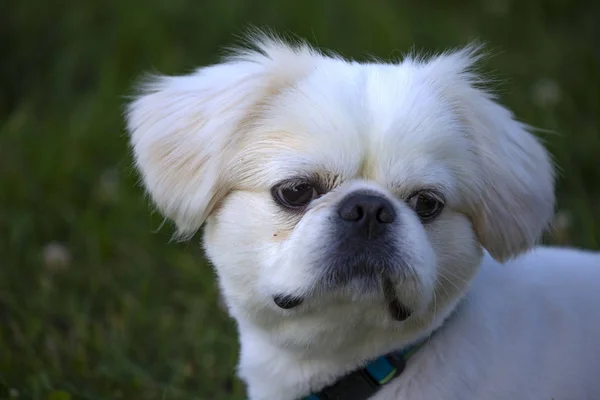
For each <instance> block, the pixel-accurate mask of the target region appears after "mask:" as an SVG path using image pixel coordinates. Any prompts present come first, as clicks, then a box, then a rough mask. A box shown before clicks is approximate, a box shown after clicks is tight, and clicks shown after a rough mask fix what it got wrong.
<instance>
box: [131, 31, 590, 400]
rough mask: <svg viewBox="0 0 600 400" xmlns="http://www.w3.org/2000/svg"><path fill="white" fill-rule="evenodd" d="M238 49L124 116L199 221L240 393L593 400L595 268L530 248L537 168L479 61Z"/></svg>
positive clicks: (182, 225) (581, 258)
mask: <svg viewBox="0 0 600 400" xmlns="http://www.w3.org/2000/svg"><path fill="white" fill-rule="evenodd" d="M253 40H254V46H255V47H253V48H251V49H242V50H238V51H237V52H236V53H234V54H233V55H232V56H231V57H229V58H227V59H226V60H224V61H223V63H221V64H217V65H213V66H209V67H204V68H200V69H198V70H197V71H196V72H194V73H192V74H190V75H187V76H180V77H155V78H152V79H150V80H149V82H148V83H147V84H146V85H145V86H144V89H143V92H142V93H141V94H140V95H139V96H138V97H137V98H136V99H135V100H134V101H133V102H132V103H131V104H130V105H129V108H128V113H127V122H128V130H129V132H130V134H131V144H132V148H133V151H134V155H135V160H136V164H137V167H138V168H139V170H140V172H141V176H142V177H143V182H144V185H145V187H146V188H147V190H148V193H149V194H150V196H151V197H152V199H153V200H154V202H155V203H156V205H157V206H158V208H159V209H160V210H161V211H162V213H163V214H164V215H165V216H166V217H168V218H169V219H171V220H173V221H174V222H175V224H176V226H177V228H178V232H179V233H180V235H182V236H183V237H189V235H191V234H193V233H194V232H195V231H197V230H198V229H199V228H200V227H201V225H203V223H205V222H206V224H205V230H204V246H205V249H206V252H207V254H208V257H209V258H210V260H211V261H212V263H214V265H215V267H216V270H217V272H218V276H219V283H220V286H221V289H222V292H223V295H224V298H225V300H226V303H227V306H228V309H229V311H230V313H231V315H232V316H233V317H234V318H235V319H236V321H237V326H238V329H239V335H240V341H241V360H240V364H239V375H240V377H241V378H242V379H243V380H244V381H245V382H246V384H247V387H248V394H249V397H250V399H252V400H276V399H277V400H297V399H311V400H314V399H321V400H326V399H348V400H358V399H377V400H386V399H390V400H391V399H406V400H408V399H410V400H416V399H426V400H435V399H444V400H446V399H457V400H459V399H460V400H464V399H478V400H484V399H527V400H529V399H535V400H537V399H539V400H552V399H554V400H584V399H589V400H598V399H600V255H599V254H595V253H591V252H583V251H577V250H567V249H558V248H539V247H538V248H535V249H532V248H533V247H534V246H535V243H536V240H537V239H538V238H539V236H540V234H541V233H542V232H543V230H544V229H545V228H546V227H547V226H548V223H549V221H550V219H551V217H552V216H553V211H554V193H553V191H554V188H553V186H554V185H553V181H554V178H553V168H552V164H551V161H550V159H549V156H548V154H547V152H546V151H545V149H544V148H543V147H542V146H541V145H540V144H539V143H538V141H537V140H536V139H535V137H534V136H533V135H532V134H530V133H529V132H528V128H527V127H526V126H525V125H523V124H522V123H520V122H518V121H516V120H515V119H514V117H513V115H512V114H511V112H509V111H508V110H507V109H506V108H504V107H502V106H501V105H499V104H498V103H497V102H496V101H495V100H494V98H493V97H492V96H491V95H490V94H489V93H486V92H485V91H484V90H483V89H482V88H481V87H480V86H481V85H480V83H481V79H480V78H479V77H478V76H477V75H476V74H475V73H474V71H473V64H474V62H476V61H477V58H478V56H477V51H476V50H477V49H474V48H472V47H470V48H467V49H463V50H459V51H455V52H448V53H444V54H441V55H439V56H435V57H432V58H430V59H421V58H415V57H407V58H406V59H404V60H403V61H401V62H394V63H382V62H370V63H359V62H354V61H347V60H344V59H342V58H341V57H339V56H336V55H325V54H323V53H320V52H318V51H317V50H315V49H312V48H310V47H309V46H308V45H306V44H302V43H299V44H286V43H284V42H283V41H281V40H279V39H273V38H268V37H266V36H262V37H257V38H254V39H253ZM411 346H412V347H411ZM407 348H410V349H411V351H410V352H407V351H406V349H407ZM404 363H405V364H404Z"/></svg>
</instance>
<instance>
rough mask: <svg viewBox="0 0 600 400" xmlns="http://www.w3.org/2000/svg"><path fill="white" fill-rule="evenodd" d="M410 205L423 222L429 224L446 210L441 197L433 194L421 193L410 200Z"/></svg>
mask: <svg viewBox="0 0 600 400" xmlns="http://www.w3.org/2000/svg"><path fill="white" fill-rule="evenodd" d="M408 205H409V206H411V207H412V209H413V210H415V212H416V213H417V215H418V216H419V218H421V221H423V222H429V221H431V220H432V219H434V218H435V217H437V216H438V215H439V214H440V213H441V212H442V209H443V208H444V202H443V200H442V199H441V196H439V195H437V194H436V193H433V192H427V191H423V192H419V193H416V194H415V195H413V196H412V197H411V198H410V199H408Z"/></svg>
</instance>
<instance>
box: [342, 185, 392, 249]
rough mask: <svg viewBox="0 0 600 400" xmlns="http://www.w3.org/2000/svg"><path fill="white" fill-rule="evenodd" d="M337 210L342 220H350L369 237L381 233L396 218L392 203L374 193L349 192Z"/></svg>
mask: <svg viewBox="0 0 600 400" xmlns="http://www.w3.org/2000/svg"><path fill="white" fill-rule="evenodd" d="M338 211H339V214H340V217H341V218H342V219H343V220H344V221H348V222H352V223H353V226H354V227H355V229H357V230H359V231H360V232H362V233H364V234H365V235H366V236H367V237H368V238H369V239H371V238H372V237H374V236H376V235H379V234H381V233H382V232H383V231H385V229H386V227H387V226H388V225H389V224H391V223H392V222H394V220H395V219H396V212H395V211H394V207H393V206H392V203H390V201H389V200H387V199H386V198H384V197H381V196H377V195H374V194H366V193H355V194H351V195H349V196H348V197H346V198H345V199H344V200H342V203H341V205H340V208H339V210H338Z"/></svg>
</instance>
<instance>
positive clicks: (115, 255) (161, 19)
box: [0, 0, 600, 400]
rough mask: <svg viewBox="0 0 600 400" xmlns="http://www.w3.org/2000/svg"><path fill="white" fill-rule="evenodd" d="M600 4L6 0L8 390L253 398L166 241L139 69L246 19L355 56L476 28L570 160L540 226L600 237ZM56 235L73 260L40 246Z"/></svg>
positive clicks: (204, 289) (3, 214)
mask: <svg viewBox="0 0 600 400" xmlns="http://www.w3.org/2000/svg"><path fill="white" fill-rule="evenodd" d="M597 15H600V7H599V6H598V2H592V1H591V0H590V1H589V2H587V3H586V2H584V1H579V2H574V1H570V0H547V1H543V0H529V1H516V0H512V1H510V0H486V1H475V0H472V1H449V0H437V1H412V2H408V1H406V2H400V1H393V0H375V1H372V2H368V1H365V0H346V1H343V2H342V1H330V2H324V1H323V2H321V1H317V0H310V1H308V0H307V1H298V2H284V1H277V0H271V1H262V2H258V1H255V2H253V1H244V0H225V1H222V2H218V1H191V0H171V1H166V0H145V1H142V0H130V1H118V0H105V1H97V2H92V1H79V2H71V1H69V2H67V1H65V0H56V1H52V2H50V1H45V2H43V1H41V0H38V1H35V2H34V1H33V0H32V1H30V2H25V1H11V2H8V3H7V4H5V5H4V10H3V12H2V13H1V15H0V46H1V48H2V49H3V51H2V53H1V54H2V62H1V64H0V65H1V67H0V68H2V74H1V76H0V79H1V80H2V86H1V92H0V123H1V125H0V399H3V398H7V397H9V396H10V395H11V393H12V394H15V393H16V392H15V390H16V391H18V393H19V394H20V398H32V399H54V400H61V399H67V398H69V395H70V396H72V398H80V399H119V398H122V399H144V400H146V399H148V400H152V399H171V400H172V399H203V400H206V399H215V400H218V399H242V398H243V396H244V395H243V387H242V385H240V383H239V382H237V380H236V379H235V377H234V376H235V375H234V371H235V361H236V358H237V342H236V335H235V326H234V324H233V323H232V321H230V320H229V318H228V317H227V316H226V315H224V313H223V312H222V311H221V310H220V309H219V307H218V305H217V294H216V293H217V289H216V285H215V277H214V274H213V272H212V270H211V268H210V266H209V265H207V263H206V261H205V260H204V259H203V256H202V251H201V249H200V245H199V241H200V240H199V237H198V236H196V237H195V238H194V239H193V240H192V241H191V242H190V243H187V244H176V243H170V242H169V238H170V235H171V233H172V232H171V228H170V227H169V226H168V225H165V226H164V227H162V228H161V229H158V228H159V227H160V226H161V222H162V219H161V217H160V216H159V215H156V214H152V213H151V210H152V209H151V207H149V204H148V200H147V199H146V198H145V197H144V196H143V193H142V192H141V190H140V189H139V187H138V186H137V185H136V180H137V178H136V175H135V173H134V171H133V170H132V167H131V158H130V156H129V154H128V149H127V139H126V137H125V135H124V131H123V121H122V110H123V107H122V106H123V104H124V102H125V96H126V95H128V94H129V93H131V87H132V84H133V82H134V81H135V80H136V79H137V78H138V77H139V76H140V75H141V74H142V73H143V72H146V71H149V70H155V71H160V72H164V73H171V74H174V73H184V72H187V71H189V70H191V69H192V68H194V67H196V66H198V65H201V64H205V63H209V62H214V61H216V60H217V59H218V56H219V54H221V53H222V52H221V49H222V48H223V47H224V46H227V45H230V44H232V43H234V42H235V41H236V40H237V39H236V35H238V34H240V33H241V32H243V31H244V30H245V29H246V27H247V26H248V25H249V24H252V25H257V26H270V27H272V28H274V29H277V30H280V31H284V32H285V31H287V32H294V33H296V34H298V35H300V36H304V37H307V38H308V39H309V40H311V41H312V42H313V43H317V44H318V45H320V46H323V47H326V48H332V49H335V50H337V51H339V52H340V53H342V54H343V55H346V56H351V57H355V58H366V57H369V56H370V55H377V56H379V57H381V58H388V57H398V56H399V55H400V54H401V53H402V52H404V51H407V50H410V49H411V48H413V46H414V48H417V49H424V50H428V51H430V50H440V49H444V48H446V47H448V46H457V45H463V44H466V43H467V42H469V41H470V40H473V39H478V38H479V39H481V40H483V41H485V42H487V43H488V44H489V46H490V47H491V49H492V50H493V51H494V53H496V56H494V57H493V58H491V59H489V60H487V61H486V62H485V64H484V68H485V70H486V71H489V72H490V73H491V75H492V76H494V77H495V78H497V79H499V80H500V81H502V82H503V85H502V86H501V87H500V90H501V94H502V99H503V101H504V102H505V103H506V104H508V105H509V106H510V107H512V108H513V109H514V110H515V111H516V113H517V115H518V116H519V117H520V118H521V119H522V120H524V121H526V122H528V123H530V124H532V125H535V126H539V127H542V128H545V129H548V130H551V131H553V132H556V133H552V134H544V135H543V136H544V139H545V140H546V142H547V145H548V147H549V149H550V150H551V151H552V153H553V154H554V156H555V159H556V161H557V163H558V164H559V165H560V166H561V168H562V173H561V176H560V179H559V183H558V196H559V206H560V207H559V208H560V210H561V212H562V213H563V217H561V218H562V220H563V222H561V223H560V224H559V230H558V232H557V233H556V234H555V235H554V236H551V237H548V240H550V241H554V242H558V243H569V244H573V245H576V246H585V247H590V248H598V247H600V201H598V198H600V156H599V155H600V135H599V133H598V115H600V104H599V101H600V97H599V96H598V94H599V93H600V76H599V71H600V62H599V58H600V53H599V52H598V41H597V38H598V37H600V34H599V33H600V32H599V30H598V24H597ZM594 46H595V47H594ZM566 216H568V218H566ZM565 221H566V223H564V222H565ZM157 230H158V231H157ZM54 242H56V243H59V245H60V246H62V247H61V248H62V249H63V250H65V251H66V254H63V257H67V258H66V259H64V260H63V262H62V263H59V262H58V261H56V260H55V261H52V260H51V258H52V257H50V256H49V255H48V254H46V256H44V249H46V251H48V249H49V248H51V247H52V245H50V247H49V244H50V243H54ZM59 250H60V249H59ZM59 255H60V254H59ZM9 389H13V391H11V392H9ZM60 391H63V392H60Z"/></svg>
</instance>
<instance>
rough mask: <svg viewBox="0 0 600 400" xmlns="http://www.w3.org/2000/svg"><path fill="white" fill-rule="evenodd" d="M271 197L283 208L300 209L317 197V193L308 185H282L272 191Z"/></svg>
mask: <svg viewBox="0 0 600 400" xmlns="http://www.w3.org/2000/svg"><path fill="white" fill-rule="evenodd" d="M273 197H274V198H275V200H277V202H278V203H279V204H281V205H283V206H285V207H288V208H301V207H304V206H306V205H307V204H308V203H310V202H311V200H313V199H316V198H317V197H319V193H318V192H317V189H316V188H315V187H314V186H313V185H311V184H309V183H293V184H288V183H284V184H282V185H279V186H277V187H275V188H274V189H273Z"/></svg>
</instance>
